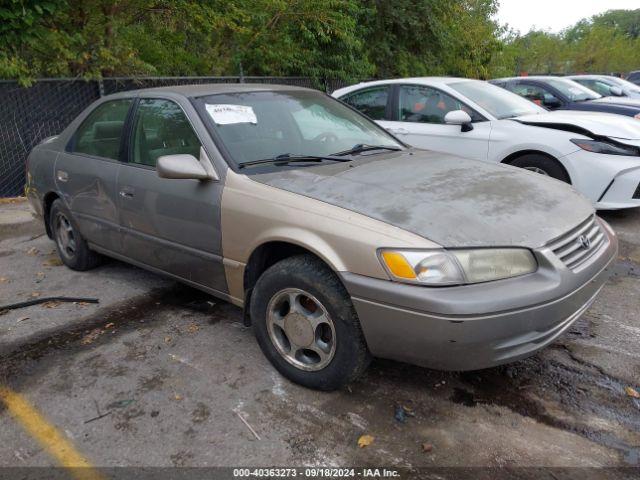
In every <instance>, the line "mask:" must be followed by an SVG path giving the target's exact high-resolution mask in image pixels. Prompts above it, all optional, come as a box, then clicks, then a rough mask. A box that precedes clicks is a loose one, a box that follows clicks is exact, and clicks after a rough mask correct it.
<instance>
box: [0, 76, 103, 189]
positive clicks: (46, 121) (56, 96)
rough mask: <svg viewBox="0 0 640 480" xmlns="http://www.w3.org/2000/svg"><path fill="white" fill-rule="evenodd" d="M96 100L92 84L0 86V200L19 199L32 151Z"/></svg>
mask: <svg viewBox="0 0 640 480" xmlns="http://www.w3.org/2000/svg"><path fill="white" fill-rule="evenodd" d="M98 96H99V93H98V84H97V83H95V82H79V81H48V80H43V81H39V82H36V83H35V84H34V85H33V86H32V87H29V88H22V87H20V86H18V84H17V83H15V82H0V197H11V196H17V195H22V191H23V188H24V182H25V167H24V165H25V159H26V158H27V155H28V154H29V152H30V151H31V149H32V148H33V147H34V146H35V145H37V144H38V143H39V142H40V141H41V140H43V139H44V138H46V137H50V136H51V135H56V134H58V133H60V132H61V131H62V130H63V129H64V128H65V127H66V126H67V125H68V124H69V122H71V120H73V119H74V118H75V117H76V115H78V114H79V113H80V112H81V111H82V110H83V109H84V108H85V107H86V106H87V105H89V104H90V103H91V102H93V101H94V100H95V99H97V98H98Z"/></svg>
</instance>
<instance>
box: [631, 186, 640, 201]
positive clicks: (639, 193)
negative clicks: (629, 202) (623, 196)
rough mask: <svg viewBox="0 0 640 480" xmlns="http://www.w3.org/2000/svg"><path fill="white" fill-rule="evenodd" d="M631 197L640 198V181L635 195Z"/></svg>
mask: <svg viewBox="0 0 640 480" xmlns="http://www.w3.org/2000/svg"><path fill="white" fill-rule="evenodd" d="M631 198H633V199H634V200H638V199H640V183H639V184H638V186H637V187H636V191H635V192H633V197H631Z"/></svg>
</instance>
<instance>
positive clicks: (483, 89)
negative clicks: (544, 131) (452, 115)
mask: <svg viewBox="0 0 640 480" xmlns="http://www.w3.org/2000/svg"><path fill="white" fill-rule="evenodd" d="M449 87H451V88H452V89H454V90H455V91H456V92H458V93H459V94H461V95H463V96H464V97H466V98H467V99H469V100H470V101H472V102H474V103H476V104H477V105H479V106H481V107H482V108H484V109H485V110H486V111H487V112H489V113H490V114H491V115H493V116H494V117H496V118H498V119H503V118H511V117H518V116H520V115H532V114H537V113H544V112H546V110H545V109H544V108H542V107H539V106H537V105H536V104H535V103H533V102H530V101H529V100H526V99H524V98H522V97H520V96H519V95H516V94H515V93H512V92H509V91H508V90H505V89H503V88H500V87H496V86H495V85H492V84H490V83H487V82H481V81H477V80H468V81H462V82H456V83H450V84H449Z"/></svg>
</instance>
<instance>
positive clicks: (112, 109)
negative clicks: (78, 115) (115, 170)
mask: <svg viewBox="0 0 640 480" xmlns="http://www.w3.org/2000/svg"><path fill="white" fill-rule="evenodd" d="M132 101H133V100H132V99H130V98H124V99H120V100H112V101H110V102H105V103H103V104H101V105H99V106H98V107H96V109H95V110H94V111H93V112H91V113H90V114H89V116H88V117H87V118H86V119H85V120H84V122H82V125H80V127H79V128H78V130H77V131H76V134H75V136H74V141H73V146H72V149H71V150H72V151H73V152H75V153H83V154H85V155H91V156H94V157H101V158H109V159H112V160H117V159H118V158H119V157H120V143H121V141H122V131H123V129H124V122H125V120H126V118H127V114H128V113H129V108H130V107H131V103H132Z"/></svg>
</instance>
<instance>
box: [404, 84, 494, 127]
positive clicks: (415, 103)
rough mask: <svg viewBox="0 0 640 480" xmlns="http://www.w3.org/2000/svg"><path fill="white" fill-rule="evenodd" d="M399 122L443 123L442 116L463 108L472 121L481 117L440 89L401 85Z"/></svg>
mask: <svg viewBox="0 0 640 480" xmlns="http://www.w3.org/2000/svg"><path fill="white" fill-rule="evenodd" d="M398 108H399V112H398V113H399V115H398V119H399V120H400V121H401V122H418V123H437V124H444V123H445V121H444V117H445V115H446V114H447V113H449V112H452V111H454V110H464V111H465V112H467V113H468V114H469V116H470V117H471V119H472V121H480V120H482V117H481V116H480V115H479V114H478V113H477V112H475V111H474V110H472V109H471V108H469V107H468V106H467V105H465V104H464V103H462V102H460V101H459V100H457V99H455V98H453V97H452V96H451V95H448V94H446V93H444V92H441V91H440V90H437V89H435V88H431V87H425V86H421V85H402V86H401V87H400V98H399V102H398Z"/></svg>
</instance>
